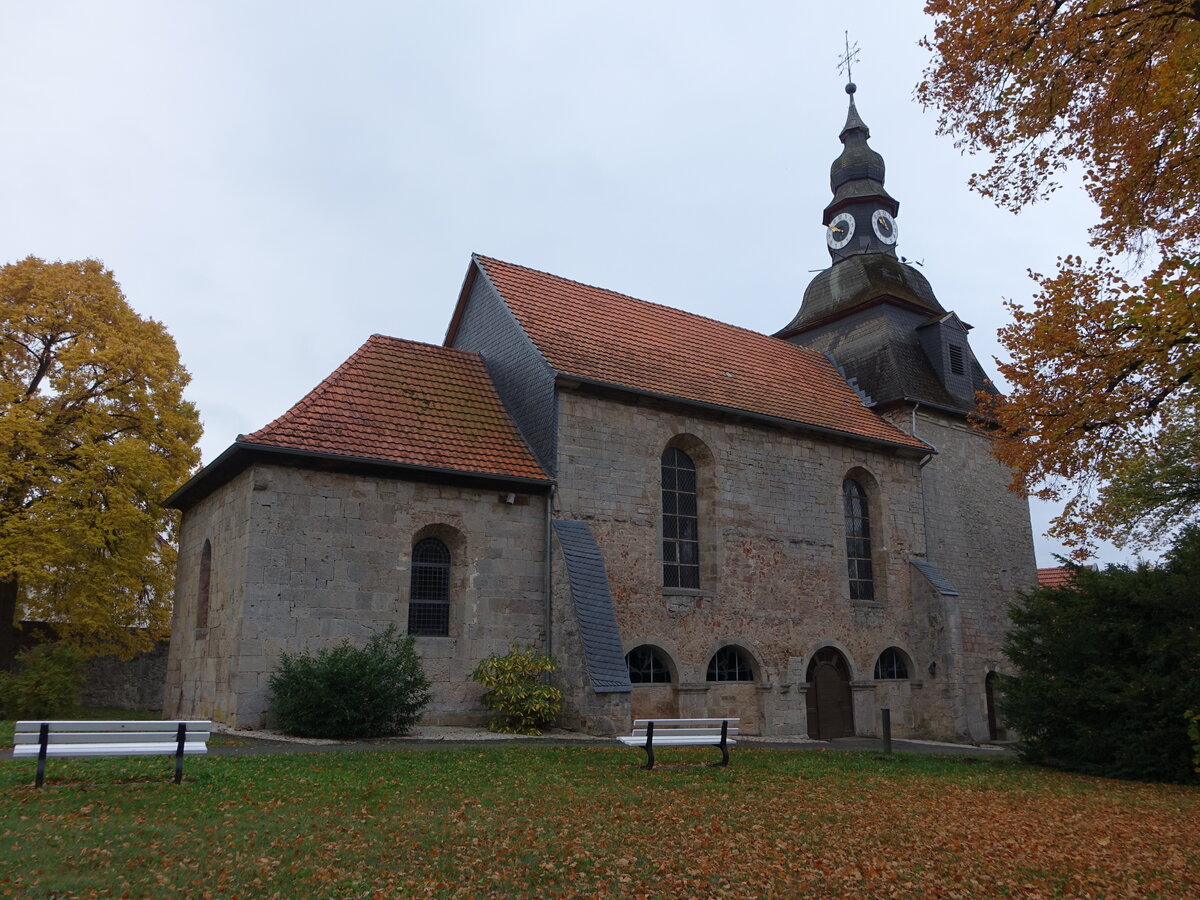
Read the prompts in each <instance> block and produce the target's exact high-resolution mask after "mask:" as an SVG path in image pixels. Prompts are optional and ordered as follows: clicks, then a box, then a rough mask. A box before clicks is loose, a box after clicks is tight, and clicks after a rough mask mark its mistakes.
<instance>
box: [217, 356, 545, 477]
mask: <svg viewBox="0 0 1200 900" xmlns="http://www.w3.org/2000/svg"><path fill="white" fill-rule="evenodd" d="M238 441H239V443H243V444H251V445H255V446H259V447H269V448H278V449H283V450H300V451H307V452H311V453H321V454H333V455H337V456H345V457H347V458H354V459H359V460H377V461H380V462H386V463H396V464H400V465H406V466H416V467H420V468H430V469H438V470H445V471H452V472H463V473H468V474H475V475H488V476H500V477H511V478H522V479H535V480H539V481H548V480H549V479H548V478H547V477H546V473H545V472H543V471H542V468H541V466H539V465H538V463H537V461H536V460H535V459H534V457H533V453H532V452H531V451H530V449H529V447H528V446H527V445H526V444H525V441H524V440H523V439H522V437H521V435H520V432H518V431H517V428H516V426H515V425H514V424H513V422H512V420H511V419H510V418H509V417H508V414H507V413H506V412H505V411H504V407H503V405H502V404H501V403H500V397H499V395H498V394H497V393H496V389H495V387H494V386H493V384H492V381H491V379H490V378H489V377H488V373H487V369H486V368H485V367H484V364H483V359H482V358H481V357H480V356H479V354H477V353H470V352H468V351H465V350H456V349H453V348H450V347H438V346H435V345H433V344H422V343H418V342H416V341H405V340H400V339H398V338H393V337H385V336H383V335H378V334H375V335H372V336H371V337H370V338H368V340H367V342H366V343H365V344H363V345H362V346H361V347H359V348H358V350H356V351H355V352H354V354H353V355H352V356H351V357H350V358H349V359H347V360H346V361H345V362H344V363H342V364H341V365H340V366H339V367H338V368H337V369H336V370H335V371H334V372H333V373H332V374H331V375H330V376H329V377H328V378H326V379H325V380H324V381H322V382H321V383H320V384H319V385H317V387H316V388H314V389H313V390H312V391H311V392H310V393H309V394H308V395H307V396H306V397H304V398H303V399H302V400H301V401H300V402H299V403H297V404H296V405H295V406H293V407H292V408H291V409H289V410H288V411H287V412H285V413H284V414H283V415H282V416H280V417H279V418H277V419H276V420H275V421H273V422H271V423H270V424H269V425H267V426H266V427H264V428H260V429H259V430H258V431H256V432H254V433H253V434H248V435H240V436H239V437H238Z"/></svg>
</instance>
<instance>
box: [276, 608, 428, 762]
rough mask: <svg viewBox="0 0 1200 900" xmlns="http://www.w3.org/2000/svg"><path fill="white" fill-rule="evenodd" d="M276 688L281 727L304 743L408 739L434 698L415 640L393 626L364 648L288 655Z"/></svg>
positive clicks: (345, 647) (282, 661)
mask: <svg viewBox="0 0 1200 900" xmlns="http://www.w3.org/2000/svg"><path fill="white" fill-rule="evenodd" d="M270 685H271V692H272V698H271V712H272V714H273V716H274V719H275V722H276V723H277V724H278V726H279V728H280V729H281V730H282V731H283V732H284V733H286V734H294V735H297V736H300V737H319V738H368V737H385V736H390V735H396V734H404V733H405V732H406V731H408V729H409V728H411V727H412V726H413V725H414V724H415V723H416V721H417V719H418V718H420V716H421V710H422V709H424V708H425V704H427V703H428V702H429V698H430V694H429V679H428V678H426V677H425V672H424V670H423V669H422V668H421V660H420V659H419V658H418V657H417V654H416V651H415V650H414V649H413V638H412V636H411V635H409V636H407V637H400V636H399V635H397V633H396V628H395V626H391V625H389V626H388V629H387V631H385V632H383V633H382V634H377V635H375V636H374V637H372V638H371V640H370V641H369V642H368V643H367V645H366V646H365V647H362V648H358V647H353V646H351V645H350V643H349V642H345V643H343V644H341V645H340V646H337V647H334V648H332V649H329V648H326V649H324V650H321V651H319V652H318V653H317V654H316V655H315V656H313V655H311V654H306V653H297V654H295V655H293V654H288V653H285V654H283V655H282V656H281V657H280V660H279V668H277V669H276V670H275V672H274V673H272V675H271V681H270Z"/></svg>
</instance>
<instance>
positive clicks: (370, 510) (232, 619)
mask: <svg viewBox="0 0 1200 900" xmlns="http://www.w3.org/2000/svg"><path fill="white" fill-rule="evenodd" d="M509 500H510V492H504V493H498V492H496V491H489V490H483V489H478V488H466V487H462V486H456V485H446V484H436V483H428V482H419V481H412V480H404V479H400V478H379V477H372V476H365V475H355V474H347V473H338V472H327V471H314V470H310V469H304V468H298V467H293V466H284V465H275V466H272V465H263V464H257V465H255V466H253V467H251V468H249V469H247V470H246V471H245V472H243V473H242V474H241V475H239V476H238V477H237V478H234V479H233V480H231V481H230V482H228V483H227V484H225V485H224V486H222V487H220V488H218V489H217V490H216V491H215V492H214V493H212V494H210V495H209V496H208V497H206V498H205V499H204V500H203V501H201V502H200V503H199V504H197V505H196V506H195V507H192V508H191V509H189V510H188V514H187V516H186V517H185V519H184V523H183V527H182V530H181V552H180V566H179V577H178V583H177V591H176V602H175V624H174V627H173V629H172V632H173V635H172V646H171V661H170V667H169V670H168V674H167V689H166V703H165V709H164V712H165V714H166V715H168V716H175V715H193V716H211V717H213V718H214V719H217V720H219V721H222V722H225V723H226V724H229V725H233V726H237V727H249V728H253V727H258V726H261V725H262V724H263V723H264V721H265V717H266V713H267V709H268V704H269V685H268V682H269V679H270V675H271V673H272V671H274V669H275V667H276V666H277V664H278V661H279V656H280V654H281V653H284V652H287V653H297V652H302V651H314V650H317V649H319V648H321V647H326V646H331V645H334V644H336V643H339V642H341V641H343V640H350V641H352V642H354V643H360V644H361V643H363V642H365V640H366V639H367V638H369V637H370V635H372V634H374V633H377V632H381V631H383V630H384V629H385V628H387V626H389V625H395V626H396V627H397V628H398V629H400V630H401V631H404V630H405V628H406V625H407V621H408V593H409V559H410V554H411V549H412V547H413V545H414V544H415V543H416V542H417V541H419V540H421V539H422V538H424V537H428V536H436V537H438V538H439V539H440V540H442V541H443V542H444V543H445V544H446V545H447V546H448V547H449V548H450V551H451V554H452V559H453V563H452V566H451V575H450V590H451V596H452V597H453V603H452V604H451V608H450V633H449V635H448V636H447V637H419V638H418V639H417V642H416V644H417V649H418V652H419V653H420V655H421V657H422V659H423V661H424V666H425V671H426V674H427V675H428V676H429V678H430V679H431V681H432V682H433V691H434V700H433V702H432V704H431V705H430V706H429V707H428V710H427V720H428V721H430V722H435V723H440V724H457V723H464V722H470V723H477V722H481V721H482V720H483V718H484V711H483V709H482V706H481V705H480V703H479V696H480V694H482V692H483V691H482V688H480V687H479V686H478V685H476V684H475V683H474V682H472V680H471V673H472V671H473V670H474V668H475V666H476V665H477V664H478V662H479V660H481V659H483V658H484V657H486V656H489V655H491V654H493V653H503V652H505V651H506V650H507V649H508V647H509V645H510V644H513V643H521V644H532V645H535V646H541V645H542V644H543V642H544V634H545V624H544V606H543V603H542V597H543V590H544V588H543V580H544V561H545V552H544V546H545V532H544V518H545V501H544V498H543V497H541V496H531V495H528V494H515V493H514V494H512V495H511V502H509ZM206 540H207V541H209V542H210V544H211V546H212V560H213V562H212V573H211V582H210V608H209V623H208V626H207V628H197V627H195V626H194V622H195V619H196V611H197V610H196V608H197V593H198V585H199V582H200V574H199V571H198V568H197V567H198V564H199V559H200V556H201V552H200V548H201V546H202V545H203V543H204V541H206Z"/></svg>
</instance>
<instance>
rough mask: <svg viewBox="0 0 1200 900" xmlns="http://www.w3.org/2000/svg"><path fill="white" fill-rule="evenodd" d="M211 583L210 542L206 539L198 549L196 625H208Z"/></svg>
mask: <svg viewBox="0 0 1200 900" xmlns="http://www.w3.org/2000/svg"><path fill="white" fill-rule="evenodd" d="M211 584H212V544H211V543H210V542H209V541H208V540H207V539H206V540H205V541H204V548H203V549H202V550H201V551H200V581H199V583H198V585H197V588H196V627H197V628H207V627H208V604H209V596H210V588H211Z"/></svg>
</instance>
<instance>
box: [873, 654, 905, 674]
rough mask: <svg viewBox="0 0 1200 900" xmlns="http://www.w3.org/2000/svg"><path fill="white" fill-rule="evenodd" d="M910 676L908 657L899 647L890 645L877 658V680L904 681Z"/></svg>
mask: <svg viewBox="0 0 1200 900" xmlns="http://www.w3.org/2000/svg"><path fill="white" fill-rule="evenodd" d="M906 678H908V658H907V657H906V656H905V655H904V651H903V650H900V649H899V648H897V647H888V648H887V649H886V650H884V651H883V652H882V653H880V654H879V659H877V660H875V680H876V681H903V680H904V679H906Z"/></svg>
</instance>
